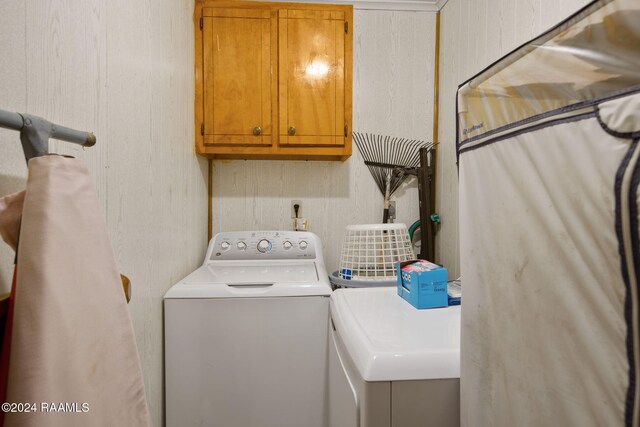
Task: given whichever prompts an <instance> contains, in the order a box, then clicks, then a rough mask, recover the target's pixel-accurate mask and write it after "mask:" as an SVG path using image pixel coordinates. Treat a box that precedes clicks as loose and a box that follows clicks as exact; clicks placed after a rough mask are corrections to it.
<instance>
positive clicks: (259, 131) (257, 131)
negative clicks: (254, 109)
mask: <svg viewBox="0 0 640 427" xmlns="http://www.w3.org/2000/svg"><path fill="white" fill-rule="evenodd" d="M261 133H262V128H261V127H260V126H256V127H254V128H253V134H254V135H255V136H258V135H260V134H261Z"/></svg>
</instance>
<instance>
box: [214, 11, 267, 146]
mask: <svg viewBox="0 0 640 427" xmlns="http://www.w3.org/2000/svg"><path fill="white" fill-rule="evenodd" d="M271 13H272V12H270V11H269V10H252V9H231V8H206V7H205V8H204V9H203V14H202V15H203V25H202V34H203V42H202V44H203V46H202V47H203V49H202V57H203V71H204V72H203V92H204V93H203V104H204V105H203V110H204V114H203V116H204V117H203V120H204V143H205V145H212V144H213V145H270V144H271V141H272V133H273V125H272V123H273V120H272V111H271V101H272V90H273V91H274V92H275V82H276V81H275V79H273V78H272V75H271V60H272V57H271V55H272V54H273V55H274V58H273V59H274V60H275V59H276V57H275V52H272V48H271V42H272V38H274V40H275V34H276V28H275V27H276V26H275V22H276V21H275V13H274V19H271ZM272 31H273V35H272Z"/></svg>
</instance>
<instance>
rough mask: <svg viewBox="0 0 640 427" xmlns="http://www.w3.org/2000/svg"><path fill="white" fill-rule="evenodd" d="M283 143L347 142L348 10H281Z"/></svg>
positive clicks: (281, 131)
mask: <svg viewBox="0 0 640 427" xmlns="http://www.w3.org/2000/svg"><path fill="white" fill-rule="evenodd" d="M278 18H279V20H278V25H279V32H278V37H279V65H280V69H279V76H280V78H279V90H280V98H279V102H280V119H279V120H280V121H279V123H280V130H279V134H280V140H279V142H280V145H290V144H299V145H315V146H317V145H320V146H342V145H344V143H345V133H346V131H345V125H346V122H345V37H346V34H345V13H344V11H342V10H335V11H333V10H308V9H307V10H295V9H288V10H279V11H278Z"/></svg>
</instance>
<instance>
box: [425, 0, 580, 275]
mask: <svg viewBox="0 0 640 427" xmlns="http://www.w3.org/2000/svg"><path fill="white" fill-rule="evenodd" d="M587 3H589V0H566V1H562V2H558V1H554V0H517V1H512V0H473V1H470V0H449V1H448V2H447V3H446V4H445V6H444V8H443V9H442V11H441V23H440V25H441V27H440V37H441V38H440V43H441V45H440V55H441V56H440V111H439V126H440V130H439V141H440V146H439V150H438V180H437V193H438V197H437V203H438V206H437V207H436V210H437V211H438V212H439V213H440V216H441V218H442V226H441V228H440V232H439V233H438V235H437V237H436V253H437V254H439V262H441V263H443V264H444V265H445V266H447V268H448V269H449V277H457V276H458V275H459V273H460V252H459V247H458V242H459V240H458V173H457V168H456V151H455V141H456V129H455V97H456V89H457V87H458V85H459V84H460V83H462V82H464V81H466V80H467V79H468V78H470V77H472V76H473V75H475V74H476V73H478V72H480V71H481V70H482V69H484V68H485V67H487V66H488V65H490V64H491V63H492V62H494V61H496V60H498V59H500V58H501V57H502V56H504V55H505V54H507V53H509V52H510V51H511V50H513V49H515V48H516V47H518V46H519V45H521V44H522V43H525V42H526V41H528V40H530V39H532V38H533V37H535V36H537V35H539V34H540V33H542V32H544V31H546V30H547V29H549V28H551V27H552V26H554V25H556V24H557V23H558V22H560V21H561V20H563V19H564V18H566V17H567V16H569V15H571V14H572V13H574V12H575V11H577V10H578V9H580V8H581V7H583V6H584V5H586V4H587Z"/></svg>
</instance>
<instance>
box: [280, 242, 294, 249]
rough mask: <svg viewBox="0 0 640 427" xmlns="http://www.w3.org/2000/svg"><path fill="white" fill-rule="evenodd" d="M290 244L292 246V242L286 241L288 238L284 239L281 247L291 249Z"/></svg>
mask: <svg viewBox="0 0 640 427" xmlns="http://www.w3.org/2000/svg"><path fill="white" fill-rule="evenodd" d="M291 246H293V244H292V243H291V242H290V241H288V240H286V241H285V242H284V243H283V244H282V247H283V248H285V249H287V250H288V249H291Z"/></svg>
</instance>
